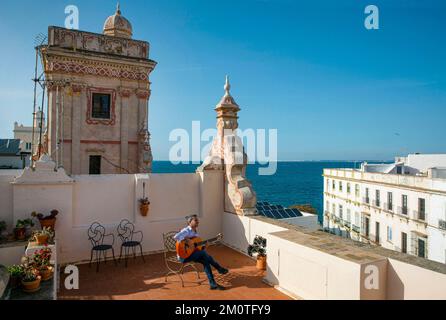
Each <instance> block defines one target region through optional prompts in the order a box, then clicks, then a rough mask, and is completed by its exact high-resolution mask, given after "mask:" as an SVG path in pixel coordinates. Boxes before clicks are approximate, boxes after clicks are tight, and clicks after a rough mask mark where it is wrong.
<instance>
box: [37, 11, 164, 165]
mask: <svg viewBox="0 0 446 320" xmlns="http://www.w3.org/2000/svg"><path fill="white" fill-rule="evenodd" d="M132 34H133V30H132V25H131V24H130V22H129V21H128V20H127V19H126V18H124V16H123V15H122V14H121V10H120V9H119V6H118V8H117V10H116V13H115V14H114V15H112V16H110V17H108V18H107V19H106V21H105V24H104V29H103V34H97V33H91V32H84V31H79V30H71V29H65V28H60V27H49V28H48V45H46V46H42V47H41V53H42V54H41V56H42V64H43V67H44V72H45V77H46V80H47V83H48V87H47V90H48V125H47V126H48V134H47V135H46V137H45V151H46V152H47V153H48V154H49V155H50V156H51V158H52V159H54V160H55V161H56V163H57V166H59V167H64V169H65V170H66V172H67V173H68V174H116V173H123V174H126V173H144V172H150V171H151V166H152V153H151V148H150V143H149V138H150V135H149V132H148V101H149V98H150V93H151V91H150V82H149V75H150V73H151V72H152V71H153V69H154V68H155V66H156V62H155V61H153V60H150V59H149V43H148V42H145V41H139V40H133V39H132Z"/></svg>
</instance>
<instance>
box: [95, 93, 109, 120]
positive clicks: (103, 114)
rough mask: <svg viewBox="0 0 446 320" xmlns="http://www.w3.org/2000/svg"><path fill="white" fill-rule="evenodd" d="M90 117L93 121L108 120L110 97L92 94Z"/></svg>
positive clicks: (102, 94)
mask: <svg viewBox="0 0 446 320" xmlns="http://www.w3.org/2000/svg"><path fill="white" fill-rule="evenodd" d="M92 99H93V101H92V106H93V107H92V110H91V117H92V118H95V119H110V116H111V112H110V111H111V110H110V109H111V108H110V105H111V95H110V94H104V93H93V95H92Z"/></svg>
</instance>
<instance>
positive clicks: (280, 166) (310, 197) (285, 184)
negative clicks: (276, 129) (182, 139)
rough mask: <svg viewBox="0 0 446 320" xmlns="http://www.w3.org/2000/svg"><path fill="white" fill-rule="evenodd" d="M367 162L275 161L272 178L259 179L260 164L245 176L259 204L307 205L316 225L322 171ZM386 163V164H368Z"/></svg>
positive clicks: (162, 165) (160, 168)
mask: <svg viewBox="0 0 446 320" xmlns="http://www.w3.org/2000/svg"><path fill="white" fill-rule="evenodd" d="M363 161H368V160H357V161H355V160H345V161H339V160H332V161H319V160H317V161H278V162H277V171H276V173H275V174H274V175H270V176H263V175H259V174H258V172H259V168H262V167H266V166H265V165H260V164H249V165H248V166H247V170H246V175H247V177H248V179H249V180H250V181H251V182H252V184H253V187H254V190H255V192H256V193H257V200H258V201H267V202H270V203H272V204H280V205H283V206H285V207H289V206H292V205H297V204H310V205H312V206H313V207H314V208H315V209H316V210H317V212H318V216H319V221H322V216H323V190H324V185H323V182H324V179H323V177H322V174H323V169H326V168H359V167H360V165H361V162H363ZM368 162H386V161H376V160H373V161H368ZM198 166H199V165H198V164H191V163H190V164H179V165H174V164H172V163H171V162H170V161H154V162H153V173H193V172H195V171H196V169H197V167H198Z"/></svg>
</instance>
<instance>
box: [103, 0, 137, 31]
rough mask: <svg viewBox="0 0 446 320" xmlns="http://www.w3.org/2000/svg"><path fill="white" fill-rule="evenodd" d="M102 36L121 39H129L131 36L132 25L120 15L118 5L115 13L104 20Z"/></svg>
mask: <svg viewBox="0 0 446 320" xmlns="http://www.w3.org/2000/svg"><path fill="white" fill-rule="evenodd" d="M104 34H105V35H107V36H114V37H121V38H131V37H132V35H133V29H132V24H131V23H130V22H129V21H128V20H127V19H126V18H124V17H123V16H122V15H121V9H120V7H119V3H118V5H117V6H116V13H115V14H114V15H112V16H110V17H108V18H107V20H105V24H104Z"/></svg>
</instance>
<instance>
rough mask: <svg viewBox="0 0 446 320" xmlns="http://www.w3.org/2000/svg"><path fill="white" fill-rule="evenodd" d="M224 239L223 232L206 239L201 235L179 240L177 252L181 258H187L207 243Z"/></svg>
mask: <svg viewBox="0 0 446 320" xmlns="http://www.w3.org/2000/svg"><path fill="white" fill-rule="evenodd" d="M222 239H223V234H221V233H220V234H219V235H217V236H216V237H215V238H212V239H209V240H204V241H203V239H201V238H199V237H196V238H190V239H184V240H183V241H177V243H176V249H177V254H178V256H179V257H180V258H181V259H187V258H189V257H190V256H191V255H192V253H194V252H195V251H196V250H203V249H204V248H205V247H206V245H207V244H213V243H216V242H220V241H221V240H222Z"/></svg>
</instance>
